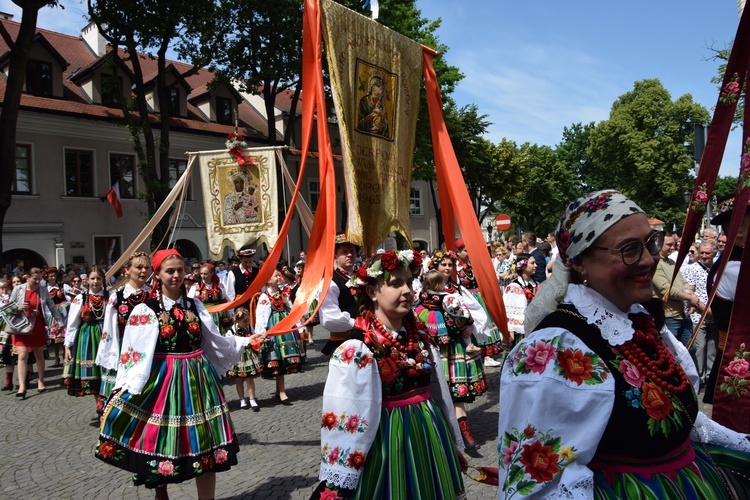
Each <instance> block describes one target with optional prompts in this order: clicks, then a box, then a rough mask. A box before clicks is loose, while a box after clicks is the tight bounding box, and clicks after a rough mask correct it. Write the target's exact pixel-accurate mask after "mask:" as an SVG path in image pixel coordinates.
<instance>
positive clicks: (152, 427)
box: [94, 296, 248, 488]
mask: <svg viewBox="0 0 750 500" xmlns="http://www.w3.org/2000/svg"><path fill="white" fill-rule="evenodd" d="M247 344H248V339H245V338H242V337H235V336H233V335H230V336H226V337H224V336H222V335H221V334H220V333H219V330H218V328H217V327H216V325H215V324H214V323H213V321H212V319H211V315H210V314H209V313H208V312H207V311H206V309H205V307H203V304H202V303H201V302H200V301H196V300H193V299H189V298H182V297H181V298H180V299H178V300H177V301H173V300H171V299H169V298H168V297H163V296H162V297H156V298H152V299H149V300H148V301H147V302H146V303H144V304H140V305H137V306H136V307H135V308H134V309H133V312H132V313H131V314H130V317H129V318H128V324H127V326H126V328H125V335H124V336H123V341H122V349H121V354H120V362H119V366H118V369H117V380H116V382H115V386H116V389H115V394H114V395H113V396H112V397H111V398H110V400H109V402H108V403H107V406H106V407H105V409H104V416H103V420H102V425H101V429H100V434H99V443H98V445H97V447H96V451H95V452H94V455H95V456H96V457H97V458H99V459H100V460H103V461H105V462H107V463H109V464H111V465H114V466H115V467H118V468H120V469H124V470H127V471H130V472H133V473H134V476H133V481H134V483H135V484H136V485H141V484H145V485H146V487H147V488H153V487H156V486H158V485H160V484H168V483H179V482H182V481H187V480H189V479H192V478H194V477H197V476H200V475H202V474H204V473H207V472H221V471H225V470H228V469H229V468H230V467H231V466H233V465H236V464H237V452H238V451H239V445H238V442H237V437H236V435H235V432H234V426H233V425H232V420H231V418H230V415H229V407H228V406H227V403H226V400H225V399H224V393H223V392H222V389H221V384H220V382H219V377H218V375H217V371H218V372H219V373H225V372H226V371H227V370H228V369H229V367H230V366H231V365H232V364H233V363H236V362H237V360H238V359H239V357H240V353H241V352H242V351H243V350H244V349H245V348H246V346H247Z"/></svg>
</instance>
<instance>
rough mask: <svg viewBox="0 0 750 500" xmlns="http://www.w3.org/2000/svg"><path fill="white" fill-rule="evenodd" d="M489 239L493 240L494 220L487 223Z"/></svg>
mask: <svg viewBox="0 0 750 500" xmlns="http://www.w3.org/2000/svg"><path fill="white" fill-rule="evenodd" d="M487 240H488V241H490V242H491V241H492V221H490V222H488V223H487Z"/></svg>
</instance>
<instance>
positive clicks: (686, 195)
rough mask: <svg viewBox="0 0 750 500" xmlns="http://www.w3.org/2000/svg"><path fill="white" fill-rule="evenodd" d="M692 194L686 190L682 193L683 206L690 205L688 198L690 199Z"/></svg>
mask: <svg viewBox="0 0 750 500" xmlns="http://www.w3.org/2000/svg"><path fill="white" fill-rule="evenodd" d="M692 196H693V193H692V191H690V190H689V189H686V190H685V192H684V193H682V198H683V199H684V200H685V205H689V204H690V198H692Z"/></svg>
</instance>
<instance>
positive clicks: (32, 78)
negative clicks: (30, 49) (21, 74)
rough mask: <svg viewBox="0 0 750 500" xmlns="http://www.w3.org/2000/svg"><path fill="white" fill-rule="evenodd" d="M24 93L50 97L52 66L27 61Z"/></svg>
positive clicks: (45, 63) (30, 60)
mask: <svg viewBox="0 0 750 500" xmlns="http://www.w3.org/2000/svg"><path fill="white" fill-rule="evenodd" d="M26 92H28V93H29V94H31V95H35V96H40V97H52V64H51V63H48V62H45V61H38V60H36V59H29V63H28V65H27V67H26Z"/></svg>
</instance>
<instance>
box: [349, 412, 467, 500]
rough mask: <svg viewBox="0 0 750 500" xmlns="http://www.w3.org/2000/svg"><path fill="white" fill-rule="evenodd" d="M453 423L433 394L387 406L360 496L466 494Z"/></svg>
mask: <svg viewBox="0 0 750 500" xmlns="http://www.w3.org/2000/svg"><path fill="white" fill-rule="evenodd" d="M455 450H456V444H455V442H454V440H453V437H452V435H451V432H450V428H449V427H448V424H447V423H446V421H445V418H444V417H443V414H442V413H441V412H440V409H439V408H438V406H437V405H436V404H435V402H434V401H433V400H432V399H427V400H425V401H422V402H420V403H416V404H409V405H406V406H400V407H398V406H397V407H395V408H383V409H382V410H381V412H380V426H379V428H378V433H377V435H376V436H375V441H374V442H373V444H372V447H371V448H370V451H369V453H368V454H367V460H366V462H365V466H364V470H363V472H362V476H361V477H360V479H359V483H358V484H357V490H356V493H355V495H354V498H355V499H361V500H371V499H373V498H390V499H406V498H429V499H446V500H447V499H462V498H465V492H464V483H463V478H462V476H461V466H460V465H459V463H458V457H457V455H456V452H455Z"/></svg>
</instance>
